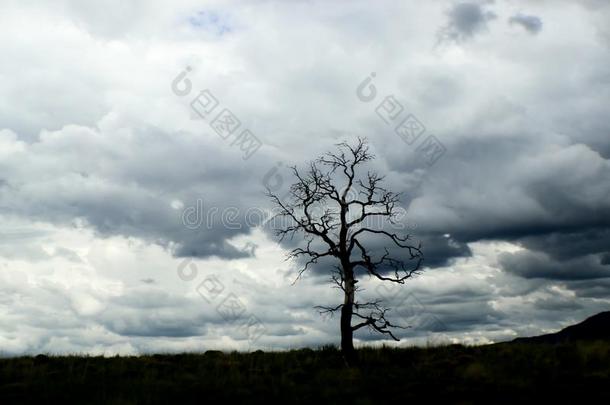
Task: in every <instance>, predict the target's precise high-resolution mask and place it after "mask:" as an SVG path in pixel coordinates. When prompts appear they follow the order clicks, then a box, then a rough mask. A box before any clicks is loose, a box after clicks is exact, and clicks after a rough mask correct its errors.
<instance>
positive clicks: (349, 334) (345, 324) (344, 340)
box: [341, 270, 357, 367]
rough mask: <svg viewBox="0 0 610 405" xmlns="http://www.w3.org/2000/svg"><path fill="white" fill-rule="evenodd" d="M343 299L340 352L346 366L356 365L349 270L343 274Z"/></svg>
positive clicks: (352, 293)
mask: <svg viewBox="0 0 610 405" xmlns="http://www.w3.org/2000/svg"><path fill="white" fill-rule="evenodd" d="M344 277H345V299H344V301H343V307H342V308H341V352H342V353H343V358H344V359H345V361H346V363H347V365H348V366H349V367H352V366H354V365H356V362H357V357H356V351H355V349H354V338H353V337H354V331H353V330H352V311H353V307H354V276H353V274H352V272H351V270H349V271H347V272H345V271H344Z"/></svg>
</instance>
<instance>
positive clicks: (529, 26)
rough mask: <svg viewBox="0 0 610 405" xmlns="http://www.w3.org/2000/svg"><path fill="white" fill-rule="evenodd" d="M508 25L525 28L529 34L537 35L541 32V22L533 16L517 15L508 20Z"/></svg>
mask: <svg viewBox="0 0 610 405" xmlns="http://www.w3.org/2000/svg"><path fill="white" fill-rule="evenodd" d="M508 21H509V23H511V24H517V25H520V26H522V27H523V28H525V29H526V30H527V31H528V32H529V33H530V34H538V33H539V32H540V31H541V30H542V20H541V19H540V17H536V16H535V15H527V14H522V13H517V14H515V15H513V16H511V17H510V18H509V19H508Z"/></svg>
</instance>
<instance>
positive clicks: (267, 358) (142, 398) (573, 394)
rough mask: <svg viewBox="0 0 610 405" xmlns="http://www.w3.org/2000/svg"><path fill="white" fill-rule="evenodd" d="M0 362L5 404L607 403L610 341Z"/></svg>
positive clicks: (1, 399)
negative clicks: (351, 358)
mask: <svg viewBox="0 0 610 405" xmlns="http://www.w3.org/2000/svg"><path fill="white" fill-rule="evenodd" d="M359 356H360V366H359V367H356V368H352V369H348V368H346V367H345V364H344V362H343V360H342V358H341V354H340V352H339V351H337V350H336V349H335V348H333V347H324V348H320V349H318V350H311V349H303V350H294V351H289V352H254V353H238V352H232V353H222V352H206V353H204V354H174V355H163V354H155V355H149V356H139V357H110V358H104V357H79V356H61V357H54V356H36V357H17V358H4V359H0V403H2V404H5V403H28V402H36V403H50V402H51V401H52V402H58V401H60V402H77V403H93V404H102V403H111V404H136V403H143V404H146V403H168V402H171V403H175V404H183V403H210V404H213V403H218V402H217V401H219V400H224V401H226V400H235V401H239V402H248V403H253V402H261V403H263V402H264V403H268V402H270V401H273V402H276V401H279V400H281V401H282V402H286V403H312V402H319V403H353V404H368V403H379V402H384V403H388V402H395V403H408V402H409V401H411V402H412V401H414V400H417V401H421V402H422V403H423V402H424V401H425V402H429V401H435V402H436V401H442V403H464V404H467V403H485V404H490V403H515V401H518V402H520V403H530V402H541V401H542V402H545V403H546V402H548V401H553V402H556V403H567V402H573V401H579V402H580V403H589V400H586V398H587V397H588V396H589V395H591V394H595V395H597V399H596V400H595V402H596V403H610V343H609V342H601V341H599V342H587V343H577V344H563V345H548V344H515V343H512V344H497V345H489V346H479V347H465V346H458V345H451V346H442V347H433V348H407V349H390V348H381V349H372V348H371V349H362V350H360V351H359Z"/></svg>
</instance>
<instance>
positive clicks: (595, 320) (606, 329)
mask: <svg viewBox="0 0 610 405" xmlns="http://www.w3.org/2000/svg"><path fill="white" fill-rule="evenodd" d="M583 340H610V311H606V312H600V313H599V314H597V315H593V316H592V317H590V318H587V319H585V320H584V321H582V322H581V323H577V324H576V325H572V326H568V327H567V328H565V329H562V330H560V331H559V332H556V333H549V334H547V335H540V336H532V337H520V338H517V339H515V340H513V342H518V343H568V342H577V341H583Z"/></svg>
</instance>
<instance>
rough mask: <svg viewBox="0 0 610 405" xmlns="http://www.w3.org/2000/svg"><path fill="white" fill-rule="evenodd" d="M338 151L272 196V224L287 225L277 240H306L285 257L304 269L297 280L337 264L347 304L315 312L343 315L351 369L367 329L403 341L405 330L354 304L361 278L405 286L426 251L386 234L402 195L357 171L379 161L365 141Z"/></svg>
mask: <svg viewBox="0 0 610 405" xmlns="http://www.w3.org/2000/svg"><path fill="white" fill-rule="evenodd" d="M336 146H337V149H338V150H337V151H336V152H334V153H331V152H328V153H326V154H324V155H323V156H321V157H319V158H318V159H316V160H314V161H313V162H311V163H310V164H309V167H308V168H307V170H306V171H305V172H300V171H299V170H298V169H297V168H296V167H292V172H293V175H294V177H295V182H294V183H293V184H292V185H291V186H290V190H289V192H288V194H287V196H286V197H285V198H284V199H280V198H279V197H278V196H277V195H276V194H274V193H272V192H271V191H270V190H269V189H267V195H268V196H269V197H270V198H271V199H272V200H273V203H274V205H275V206H276V207H275V208H276V210H277V211H276V212H277V213H276V215H275V216H274V218H278V217H279V218H282V219H287V221H282V222H281V223H282V225H281V226H280V227H279V228H276V229H275V232H276V235H277V236H278V237H279V238H280V240H284V239H285V238H287V237H288V238H290V239H293V238H294V237H295V236H298V237H299V238H301V237H302V238H303V246H301V247H296V248H294V249H292V250H291V251H290V252H289V253H288V258H289V259H295V260H297V261H298V262H300V263H303V265H302V267H301V268H300V270H299V272H298V276H297V279H299V278H300V277H301V275H302V274H303V273H304V272H305V271H306V270H307V269H308V268H310V266H312V265H315V264H317V263H318V261H319V260H321V259H331V260H332V261H334V263H333V267H334V269H333V270H332V274H331V280H332V282H333V283H334V284H335V285H336V287H337V288H339V289H340V290H341V291H343V303H341V304H339V305H337V306H334V307H326V306H317V307H316V308H318V309H319V310H320V313H331V314H332V313H334V312H336V311H341V320H340V326H341V350H342V353H343V356H344V358H345V360H346V362H347V363H348V365H353V364H355V363H356V361H357V357H356V351H355V350H354V344H353V334H354V332H355V331H357V330H359V329H361V328H364V327H368V328H370V329H371V330H373V331H376V332H379V333H382V334H386V335H388V336H390V337H391V338H392V339H394V340H396V341H398V340H399V339H398V338H397V337H396V335H395V334H394V333H393V328H404V326H399V325H396V324H393V323H391V322H390V321H389V320H388V319H387V318H386V313H387V311H388V310H389V308H387V307H385V306H383V305H382V300H381V299H376V300H373V301H368V302H359V301H357V300H356V292H357V291H358V288H357V286H356V284H357V283H358V279H357V277H358V275H359V274H360V273H362V274H364V275H368V276H370V277H376V278H377V279H379V280H382V281H386V282H391V283H399V284H404V283H405V281H406V280H408V279H410V278H411V277H413V276H414V275H415V274H418V273H419V271H420V266H421V263H422V260H423V254H422V251H421V245H418V246H414V245H411V244H409V243H408V242H409V239H410V237H409V235H406V236H401V235H398V234H396V233H394V232H392V230H387V228H388V225H396V224H397V222H396V219H397V218H396V216H397V210H396V208H397V203H398V202H399V196H400V195H399V194H396V193H393V192H391V191H388V190H386V189H385V188H383V187H381V184H382V182H383V180H384V177H383V176H379V175H378V174H377V173H375V172H370V171H367V172H366V174H363V173H357V169H358V168H359V166H361V165H363V164H365V163H367V162H369V161H370V160H372V159H374V156H373V155H372V154H371V153H370V152H369V147H368V144H367V141H366V139H361V138H358V141H357V142H356V143H355V144H354V145H350V144H348V143H345V142H343V143H340V144H337V145H336ZM372 220H376V221H372ZM371 222H373V224H371ZM379 237H381V238H383V239H384V240H383V242H384V243H385V244H386V245H388V246H385V247H384V248H383V252H375V251H374V250H379V249H373V248H372V247H371V245H372V238H379ZM367 246H368V248H367ZM396 251H399V254H398V255H397V254H396V253H395V252H396ZM360 270H363V271H362V272H360ZM295 281H296V280H295ZM354 318H355V321H356V323H355V324H353V323H352V321H353V320H354Z"/></svg>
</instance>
